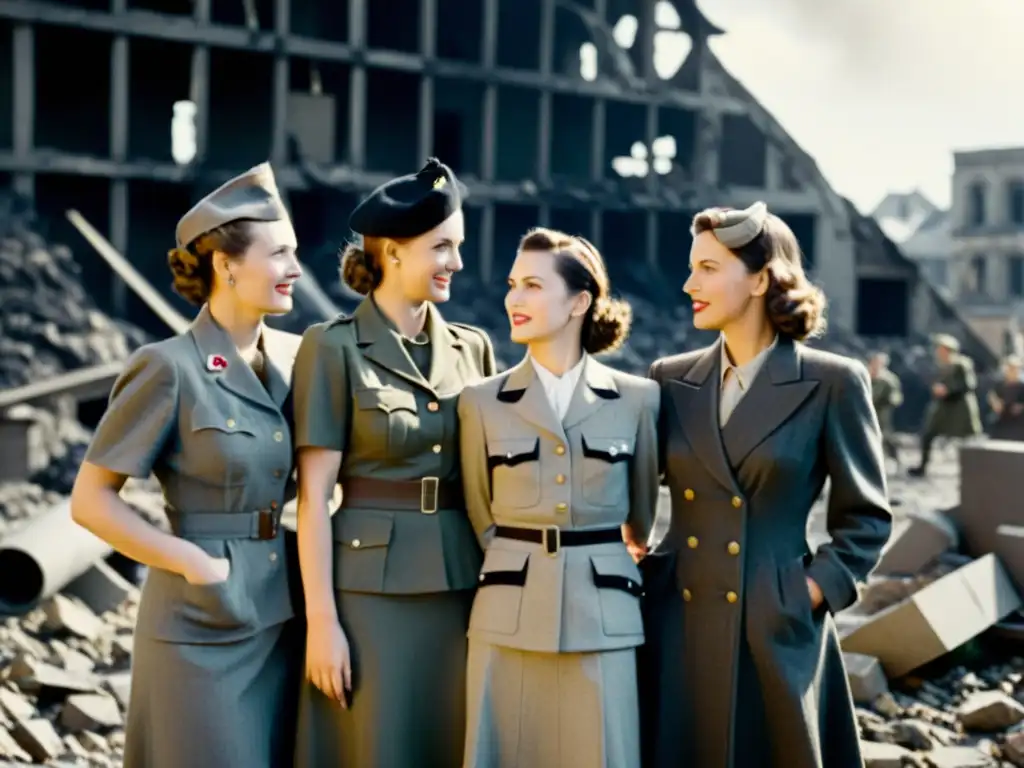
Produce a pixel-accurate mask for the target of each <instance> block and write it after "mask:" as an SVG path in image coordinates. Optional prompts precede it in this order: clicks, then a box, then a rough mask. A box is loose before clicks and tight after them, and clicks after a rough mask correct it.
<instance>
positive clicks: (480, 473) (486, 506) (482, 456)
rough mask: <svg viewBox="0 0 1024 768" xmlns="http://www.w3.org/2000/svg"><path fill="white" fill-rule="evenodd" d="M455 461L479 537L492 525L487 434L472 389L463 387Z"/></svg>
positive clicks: (467, 505) (485, 539)
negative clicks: (456, 461)
mask: <svg viewBox="0 0 1024 768" xmlns="http://www.w3.org/2000/svg"><path fill="white" fill-rule="evenodd" d="M458 410H459V460H460V462H461V464H462V488H463V496H464V497H465V500H466V511H467V512H468V514H469V521H470V523H471V524H472V526H473V530H474V531H475V532H476V535H477V538H478V539H479V540H480V543H481V546H484V545H485V544H486V542H487V538H488V536H487V534H488V531H489V530H490V529H491V527H492V526H493V525H494V518H493V517H492V515H491V476H490V471H489V469H488V466H487V435H486V433H485V432H484V422H483V418H482V417H481V415H480V407H479V405H478V404H477V402H476V391H475V390H474V389H473V388H472V387H466V388H465V389H464V390H462V393H461V394H460V395H459V405H458Z"/></svg>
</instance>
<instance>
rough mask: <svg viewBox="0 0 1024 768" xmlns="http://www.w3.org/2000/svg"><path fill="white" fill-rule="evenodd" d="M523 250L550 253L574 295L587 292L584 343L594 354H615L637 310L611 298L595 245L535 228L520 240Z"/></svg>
mask: <svg viewBox="0 0 1024 768" xmlns="http://www.w3.org/2000/svg"><path fill="white" fill-rule="evenodd" d="M519 250H520V251H550V252H551V255H552V256H553V257H554V259H555V271H556V272H558V274H559V276H560V277H561V278H562V280H564V281H565V286H566V288H567V289H568V290H569V292H570V293H574V294H575V293H581V292H583V291H587V292H588V293H589V294H590V296H591V302H590V309H588V310H587V314H586V315H585V316H584V317H583V328H582V330H581V332H580V341H581V342H582V344H583V349H584V350H586V351H587V352H588V353H590V354H592V355H596V354H599V353H601V352H612V351H614V350H616V349H618V348H619V347H621V346H622V345H623V344H624V343H625V341H626V339H627V338H628V337H629V327H630V325H631V324H632V322H633V308H632V307H630V306H629V304H628V303H627V302H625V301H622V300H621V299H613V298H611V295H610V294H611V282H610V281H609V279H608V269H607V268H606V267H605V264H604V259H602V258H601V254H600V253H599V252H598V250H597V248H595V247H594V246H593V244H592V243H591V242H590V241H589V240H587V239H586V238H583V237H573V236H572V235H567V234H565V233H564V232H559V231H558V230H556V229H547V228H546V227H534V228H533V229H531V230H530V231H529V232H527V233H526V234H525V235H524V236H523V239H522V240H520V241H519Z"/></svg>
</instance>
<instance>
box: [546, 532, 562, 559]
mask: <svg viewBox="0 0 1024 768" xmlns="http://www.w3.org/2000/svg"><path fill="white" fill-rule="evenodd" d="M542 530H543V531H544V533H543V536H544V538H543V540H542V542H541V543H542V544H543V546H544V554H546V555H547V556H548V557H558V552H559V550H560V549H561V548H562V529H561V528H559V527H558V526H557V525H549V526H548V527H547V528H544V529H542ZM551 534H554V536H552V535H551Z"/></svg>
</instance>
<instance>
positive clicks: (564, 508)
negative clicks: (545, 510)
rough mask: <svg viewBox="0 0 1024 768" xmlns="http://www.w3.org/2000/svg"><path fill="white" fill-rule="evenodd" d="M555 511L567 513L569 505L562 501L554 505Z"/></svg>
mask: <svg viewBox="0 0 1024 768" xmlns="http://www.w3.org/2000/svg"><path fill="white" fill-rule="evenodd" d="M555 511H557V512H568V511H569V505H568V504H566V503H565V502H564V501H560V502H558V503H557V504H555Z"/></svg>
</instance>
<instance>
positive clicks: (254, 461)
mask: <svg viewBox="0 0 1024 768" xmlns="http://www.w3.org/2000/svg"><path fill="white" fill-rule="evenodd" d="M298 343H299V337H298V336H295V335H293V334H288V333H283V332H281V331H276V330H274V329H272V328H264V329H263V334H262V347H263V352H264V356H265V358H266V363H267V364H266V367H265V371H266V375H265V380H266V381H265V384H264V383H263V382H261V381H260V379H259V378H257V376H256V374H255V373H254V372H253V370H252V368H250V367H249V366H248V365H247V364H246V363H245V362H244V361H243V360H242V358H241V357H240V356H239V355H238V352H237V350H236V348H235V345H234V343H233V341H232V340H231V338H230V337H229V336H228V334H227V333H226V332H225V331H224V330H223V329H222V328H221V327H220V326H219V325H218V324H217V323H216V321H215V320H214V319H213V317H212V316H211V315H210V313H209V309H208V308H207V307H203V308H202V310H200V312H199V314H198V316H197V317H196V319H195V321H194V322H193V323H192V325H191V327H190V329H189V330H188V331H187V332H186V333H184V334H182V335H180V336H175V337H172V338H170V339H167V340H165V341H160V342H157V343H155V344H149V345H146V346H144V347H142V348H141V349H139V350H138V351H137V352H136V353H135V354H134V355H132V357H131V358H130V360H129V361H128V363H127V365H126V367H125V371H124V373H122V375H121V376H120V377H119V378H118V380H117V382H116V383H115V385H114V388H113V391H112V393H111V396H110V404H109V406H108V408H107V411H106V414H105V415H104V417H103V419H102V420H101V422H100V424H99V426H98V427H97V430H96V434H95V436H94V437H93V440H92V443H91V444H90V446H89V449H88V452H87V454H86V457H85V460H86V461H88V462H90V463H92V464H96V465H98V466H101V467H105V468H107V469H109V470H111V471H113V472H117V473H119V474H121V475H125V476H129V477H139V478H145V477H147V476H149V474H150V472H152V473H153V474H155V475H156V477H157V479H158V480H159V482H160V485H161V488H162V489H163V493H164V499H165V501H166V509H167V517H168V520H169V522H170V526H171V530H172V531H173V532H174V533H175V534H176V535H178V536H181V537H182V538H185V539H188V540H190V541H192V542H194V543H195V544H197V545H198V546H199V547H201V548H202V549H203V550H204V551H206V552H207V553H208V554H209V555H211V556H213V557H221V558H227V559H228V561H229V562H230V572H229V575H228V577H227V580H226V581H224V582H221V583H215V584H209V585H203V586H199V585H194V584H190V583H188V582H187V581H186V580H185V579H184V578H183V577H182V576H180V575H178V574H176V573H170V572H168V571H162V570H159V569H156V568H151V569H149V573H148V575H147V578H146V581H145V584H144V585H143V588H142V598H141V602H140V605H139V612H138V618H137V623H136V627H135V645H134V653H133V666H132V687H131V701H130V705H129V708H128V724H127V743H126V745H125V758H124V764H125V765H126V766H128V768H180V767H181V766H185V765H187V766H190V767H191V766H195V768H231V767H232V766H236V767H237V768H272V767H273V768H277V766H286V765H290V759H291V750H292V744H293V737H294V712H295V693H296V690H297V686H298V681H299V673H300V672H301V666H300V664H301V649H302V645H301V637H298V638H297V637H296V636H295V633H294V632H293V631H292V629H293V627H292V624H293V622H290V621H289V620H290V619H292V617H293V615H294V614H293V606H292V601H291V599H290V593H289V567H288V566H289V563H288V562H287V561H288V558H287V557H286V549H285V542H284V536H283V535H282V534H281V532H280V530H279V527H278V521H279V519H280V511H281V508H282V507H283V505H284V502H285V501H286V496H287V494H288V493H289V490H290V488H289V486H290V479H291V475H292V444H291V431H290V427H289V422H288V419H287V417H286V413H285V410H283V409H284V407H285V402H286V398H287V395H288V389H289V383H290V379H291V370H292V363H293V360H294V357H295V354H296V351H297V348H298ZM292 575H294V574H292Z"/></svg>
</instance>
